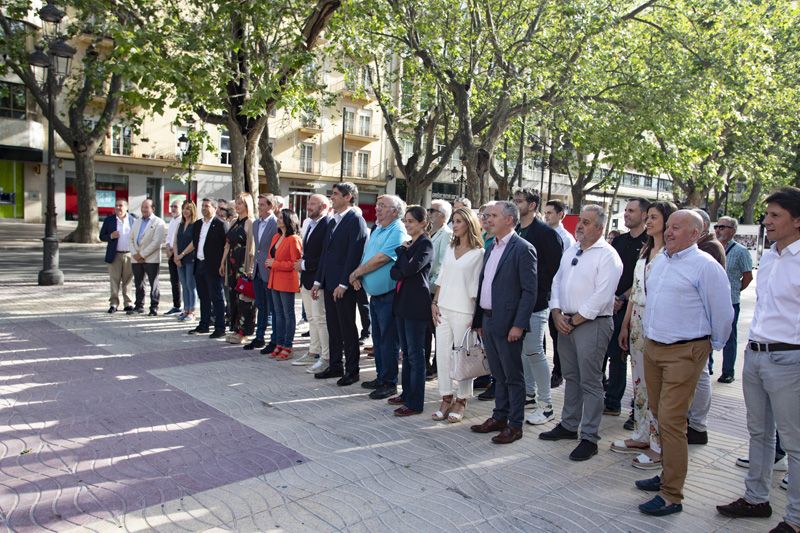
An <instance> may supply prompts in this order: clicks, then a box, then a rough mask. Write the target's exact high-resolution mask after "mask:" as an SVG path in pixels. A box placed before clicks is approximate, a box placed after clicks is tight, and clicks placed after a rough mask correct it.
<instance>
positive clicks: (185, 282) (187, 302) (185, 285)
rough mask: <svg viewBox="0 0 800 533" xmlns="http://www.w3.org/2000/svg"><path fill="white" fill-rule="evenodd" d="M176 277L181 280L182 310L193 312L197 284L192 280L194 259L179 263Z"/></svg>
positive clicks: (195, 303)
mask: <svg viewBox="0 0 800 533" xmlns="http://www.w3.org/2000/svg"><path fill="white" fill-rule="evenodd" d="M178 279H179V280H180V282H181V291H182V292H183V312H184V313H194V308H195V306H196V305H197V293H196V292H195V291H197V284H196V283H195V281H194V261H192V262H191V263H181V266H179V267H178Z"/></svg>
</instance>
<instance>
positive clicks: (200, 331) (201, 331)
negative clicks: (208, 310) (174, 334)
mask: <svg viewBox="0 0 800 533" xmlns="http://www.w3.org/2000/svg"><path fill="white" fill-rule="evenodd" d="M186 333H188V334H189V335H202V334H204V333H208V328H201V327H200V326H197V327H196V328H194V329H190V330H189V331H187V332H186Z"/></svg>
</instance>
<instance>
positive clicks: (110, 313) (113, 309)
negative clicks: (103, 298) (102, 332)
mask: <svg viewBox="0 0 800 533" xmlns="http://www.w3.org/2000/svg"><path fill="white" fill-rule="evenodd" d="M116 312H117V306H116V305H112V306H111V307H109V308H108V314H109V315H113V314H114V313H116Z"/></svg>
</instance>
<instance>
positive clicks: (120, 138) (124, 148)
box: [111, 124, 133, 155]
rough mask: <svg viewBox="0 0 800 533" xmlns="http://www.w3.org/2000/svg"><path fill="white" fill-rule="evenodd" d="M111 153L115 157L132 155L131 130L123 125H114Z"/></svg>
mask: <svg viewBox="0 0 800 533" xmlns="http://www.w3.org/2000/svg"><path fill="white" fill-rule="evenodd" d="M111 153H112V154H114V155H131V154H132V153H133V150H132V148H131V128H130V127H128V126H125V125H123V124H114V126H113V127H112V128H111Z"/></svg>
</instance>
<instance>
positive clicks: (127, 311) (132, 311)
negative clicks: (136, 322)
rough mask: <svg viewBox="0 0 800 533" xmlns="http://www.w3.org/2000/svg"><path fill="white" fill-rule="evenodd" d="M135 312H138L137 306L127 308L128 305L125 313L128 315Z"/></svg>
mask: <svg viewBox="0 0 800 533" xmlns="http://www.w3.org/2000/svg"><path fill="white" fill-rule="evenodd" d="M134 313H136V308H135V307H131V308H127V307H126V308H125V314H126V315H132V314H134Z"/></svg>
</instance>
